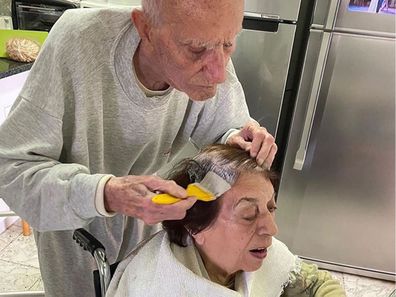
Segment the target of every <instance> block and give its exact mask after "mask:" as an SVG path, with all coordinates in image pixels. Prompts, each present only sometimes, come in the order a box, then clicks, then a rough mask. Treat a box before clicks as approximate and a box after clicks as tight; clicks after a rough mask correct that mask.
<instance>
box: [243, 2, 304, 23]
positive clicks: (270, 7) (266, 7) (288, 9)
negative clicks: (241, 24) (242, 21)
mask: <svg viewBox="0 0 396 297" xmlns="http://www.w3.org/2000/svg"><path fill="white" fill-rule="evenodd" d="M300 3H301V0H272V1H263V0H245V11H247V12H255V13H259V14H263V15H267V16H278V17H279V18H280V19H282V20H292V21H295V20H297V16H298V12H299V9H300Z"/></svg>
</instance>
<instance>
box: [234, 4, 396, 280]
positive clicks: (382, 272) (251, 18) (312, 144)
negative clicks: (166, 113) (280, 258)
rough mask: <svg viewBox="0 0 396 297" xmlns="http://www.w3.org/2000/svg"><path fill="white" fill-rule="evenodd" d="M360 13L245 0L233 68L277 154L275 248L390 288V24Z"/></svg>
mask: <svg viewBox="0 0 396 297" xmlns="http://www.w3.org/2000/svg"><path fill="white" fill-rule="evenodd" d="M357 2H358V1H354V0H320V1H315V0H272V1H270V0H266V1H261V0H246V1H245V11H246V12H245V22H244V30H243V32H242V33H241V36H240V37H239V40H238V46H237V51H236V52H235V54H234V56H233V62H234V65H235V68H236V72H237V75H238V77H239V79H240V81H241V83H242V85H243V87H244V90H245V94H246V97H247V102H248V106H249V109H250V112H251V115H252V116H253V117H254V118H255V119H256V120H258V121H259V122H260V123H261V124H262V125H263V126H266V127H267V128H268V130H269V131H270V132H272V133H274V134H275V135H276V142H277V144H278V146H279V153H278V156H277V159H276V162H275V167H276V168H277V169H278V170H279V171H281V183H280V190H279V194H278V211H277V222H278V225H279V229H280V231H279V234H278V236H277V237H278V238H279V239H281V240H282V241H283V242H285V243H286V244H287V245H288V246H289V248H290V250H291V251H293V252H294V253H295V254H297V255H300V256H301V257H302V258H305V259H308V260H310V261H312V262H315V263H317V264H318V265H319V266H320V267H323V268H327V269H332V270H336V271H340V272H349V273H355V274H359V275H365V276H371V277H376V278H381V279H387V280H393V281H394V280H395V84H394V82H395V67H394V65H395V37H396V35H395V15H394V14H392V13H391V12H392V10H391V8H390V11H383V13H375V11H374V12H371V13H370V12H367V11H365V9H363V8H364V5H367V6H368V5H369V2H368V1H360V2H361V3H363V4H361V5H363V6H362V7H361V8H362V9H356V7H355V6H354V5H355V3H357ZM360 2H359V3H360ZM389 2H391V1H389ZM393 11H394V10H393Z"/></svg>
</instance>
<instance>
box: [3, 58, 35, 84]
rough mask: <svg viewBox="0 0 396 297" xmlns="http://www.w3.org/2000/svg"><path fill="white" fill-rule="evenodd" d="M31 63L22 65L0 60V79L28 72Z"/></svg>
mask: <svg viewBox="0 0 396 297" xmlns="http://www.w3.org/2000/svg"><path fill="white" fill-rule="evenodd" d="M32 65H33V63H22V62H15V61H11V60H9V59H6V58H0V79H2V78H5V77H8V76H11V75H14V74H17V73H20V72H24V71H27V70H30V68H31V67H32Z"/></svg>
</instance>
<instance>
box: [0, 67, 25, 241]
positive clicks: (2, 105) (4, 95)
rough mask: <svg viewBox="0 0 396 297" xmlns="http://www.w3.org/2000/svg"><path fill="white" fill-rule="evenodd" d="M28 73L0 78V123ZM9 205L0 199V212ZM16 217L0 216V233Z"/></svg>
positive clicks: (5, 209)
mask: <svg viewBox="0 0 396 297" xmlns="http://www.w3.org/2000/svg"><path fill="white" fill-rule="evenodd" d="M28 74H29V71H25V72H22V73H18V74H15V75H11V76H9V77H6V78H2V79H0V125H1V124H2V123H3V122H4V120H5V118H6V117H7V115H8V113H9V111H10V109H11V106H12V104H13V103H14V101H15V99H16V98H17V96H18V94H19V92H20V91H21V89H22V86H23V84H24V83H25V80H26V78H27V76H28ZM8 210H9V207H8V206H7V204H5V202H4V201H3V200H2V199H0V212H1V211H8ZM17 219H18V218H17V217H0V233H1V232H3V231H4V230H5V229H7V227H8V226H10V225H12V224H13V223H14V222H15V221H16V220H17Z"/></svg>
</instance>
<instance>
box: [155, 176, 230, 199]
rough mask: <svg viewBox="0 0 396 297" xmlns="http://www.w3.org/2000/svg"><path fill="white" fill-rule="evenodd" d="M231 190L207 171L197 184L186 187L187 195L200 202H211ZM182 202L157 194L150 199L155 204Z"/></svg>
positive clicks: (166, 195) (172, 197) (218, 177)
mask: <svg viewBox="0 0 396 297" xmlns="http://www.w3.org/2000/svg"><path fill="white" fill-rule="evenodd" d="M230 188H231V185H230V184H229V183H228V182H226V181H225V180H224V179H223V178H222V177H220V176H219V175H217V174H216V173H214V172H213V171H209V172H208V173H207V174H206V175H205V177H204V178H203V179H202V181H201V182H199V183H193V184H189V185H188V186H187V189H186V191H187V195H188V196H194V197H196V198H197V199H198V200H201V201H206V202H207V201H212V200H215V199H216V198H217V197H219V196H221V195H223V194H224V193H225V192H227V191H228V190H229V189H230ZM180 200H182V199H181V198H176V197H174V196H172V195H169V194H158V195H155V196H154V197H153V198H152V201H153V202H154V203H157V204H173V203H176V202H179V201H180Z"/></svg>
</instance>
